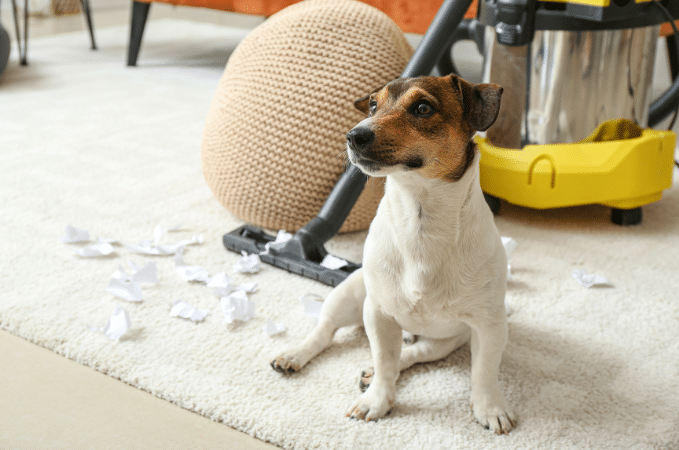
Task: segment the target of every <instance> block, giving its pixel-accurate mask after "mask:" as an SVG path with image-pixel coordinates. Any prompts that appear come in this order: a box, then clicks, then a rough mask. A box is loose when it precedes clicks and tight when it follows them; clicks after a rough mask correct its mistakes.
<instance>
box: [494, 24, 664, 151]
mask: <svg viewBox="0 0 679 450" xmlns="http://www.w3.org/2000/svg"><path fill="white" fill-rule="evenodd" d="M485 28H486V31H485V43H486V45H485V47H486V48H485V54H484V72H483V80H484V82H492V83H497V84H499V85H501V86H502V87H503V88H504V93H503V95H502V107H501V109H500V115H499V117H498V119H497V121H496V122H495V124H494V125H493V126H492V127H491V128H490V129H489V130H488V131H487V133H486V136H487V137H488V138H489V139H490V141H491V142H492V143H493V144H494V145H497V146H500V147H505V148H522V147H523V146H524V145H526V144H559V143H571V142H577V141H579V140H581V139H584V138H586V137H587V136H588V135H589V134H591V132H592V131H594V129H595V128H596V127H597V126H598V125H599V124H601V123H602V122H604V121H606V120H610V119H617V118H625V119H630V120H633V121H635V122H636V123H638V124H639V125H640V126H641V127H646V126H647V123H648V110H649V106H650V103H651V100H652V99H651V91H652V80H653V67H654V63H655V53H656V45H657V42H658V36H659V32H660V27H659V26H650V27H642V28H628V29H621V30H602V31H558V30H557V31H554V30H544V31H536V32H535V36H534V39H533V41H532V43H530V44H529V45H526V46H521V47H510V46H505V45H502V44H498V43H497V39H496V38H495V29H494V28H493V27H490V26H488V27H485Z"/></svg>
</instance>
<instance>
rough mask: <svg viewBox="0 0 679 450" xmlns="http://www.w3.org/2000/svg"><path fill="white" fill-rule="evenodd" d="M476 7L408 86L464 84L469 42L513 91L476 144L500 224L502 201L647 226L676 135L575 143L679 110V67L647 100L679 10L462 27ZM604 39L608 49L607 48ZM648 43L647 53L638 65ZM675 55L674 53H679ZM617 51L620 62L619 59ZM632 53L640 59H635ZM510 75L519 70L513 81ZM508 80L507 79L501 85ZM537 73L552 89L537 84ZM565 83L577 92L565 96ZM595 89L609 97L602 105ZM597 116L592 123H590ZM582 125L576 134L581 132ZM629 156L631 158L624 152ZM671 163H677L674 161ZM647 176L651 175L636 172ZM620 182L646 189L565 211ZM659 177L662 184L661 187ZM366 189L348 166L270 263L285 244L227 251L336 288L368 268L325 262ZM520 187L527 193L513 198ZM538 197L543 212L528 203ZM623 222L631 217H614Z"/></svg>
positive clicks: (613, 3)
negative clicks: (582, 86)
mask: <svg viewBox="0 0 679 450" xmlns="http://www.w3.org/2000/svg"><path fill="white" fill-rule="evenodd" d="M471 3H472V0H445V1H444V2H443V4H442V6H441V8H440V9H439V11H438V13H437V14H436V16H435V18H434V20H433V21H432V23H431V25H430V26H429V29H428V30H427V32H426V33H425V35H424V36H423V39H422V41H421V43H420V45H419V46H418V47H417V49H416V50H415V53H414V54H413V56H412V58H411V60H410V61H409V63H408V64H407V66H406V68H405V69H404V70H403V73H402V74H401V77H404V78H408V77H418V76H424V75H429V74H430V73H431V72H432V70H433V69H434V68H435V67H437V68H438V70H439V72H440V73H441V74H448V73H451V72H454V71H455V67H454V63H453V61H452V59H451V56H450V55H451V47H452V45H453V44H454V43H455V42H457V41H459V40H461V39H472V40H474V41H475V42H476V43H477V45H478V47H479V50H480V51H481V53H482V54H483V55H484V61H485V62H484V80H490V79H491V78H492V81H493V82H495V83H498V84H501V85H503V87H504V88H505V91H504V94H503V105H509V106H511V107H508V108H506V109H505V111H503V110H501V111H500V117H499V120H500V122H499V123H498V122H496V124H497V128H495V130H493V128H492V127H491V129H489V130H488V132H487V133H486V136H483V137H480V138H478V141H477V142H478V144H479V148H480V151H481V163H480V164H481V168H480V179H481V187H482V189H484V193H485V194H486V200H487V201H488V203H489V205H490V207H491V209H492V210H493V211H494V212H497V210H498V209H499V199H504V200H506V201H509V202H515V203H517V204H524V205H525V206H532V207H538V208H543V207H557V206H569V205H571V204H572V203H573V201H576V202H582V203H580V204H589V203H604V204H610V205H611V206H613V207H614V208H616V209H614V215H613V219H614V222H616V223H620V224H633V223H638V222H639V221H640V220H641V217H640V205H638V203H639V202H642V205H643V204H645V203H643V202H646V203H649V202H651V201H654V199H655V200H657V195H658V189H659V192H660V193H661V192H662V190H663V189H666V188H668V187H669V185H668V184H667V180H668V176H667V173H665V172H667V171H669V183H670V185H671V173H672V159H668V158H673V152H674V135H673V133H669V132H657V131H654V130H643V131H641V134H640V135H639V136H638V137H634V138H631V139H618V140H612V141H606V142H596V141H595V142H589V143H587V144H584V143H583V144H577V142H578V141H584V140H586V138H587V133H591V132H592V131H593V130H594V127H591V128H590V129H587V127H588V126H590V125H591V124H592V123H594V122H597V123H596V125H601V124H599V123H598V121H600V120H603V121H607V120H609V119H625V120H627V121H628V122H622V124H623V125H626V124H628V123H630V122H631V123H633V124H636V125H637V126H639V127H646V126H647V125H648V126H654V125H657V124H658V123H659V122H661V121H662V120H663V119H664V118H666V117H667V116H668V115H669V114H671V113H672V112H673V111H674V110H676V109H677V107H679V77H676V71H674V69H676V64H677V63H676V61H677V59H674V62H673V63H672V65H673V67H674V69H673V75H675V77H674V81H673V84H672V86H671V87H670V88H669V89H668V90H667V91H666V92H665V93H664V94H663V95H662V96H661V97H660V98H658V99H657V100H656V101H654V102H653V103H652V104H650V106H649V103H650V99H649V97H648V86H650V85H651V78H650V77H649V76H648V71H650V70H652V68H653V58H654V56H655V42H657V40H658V34H659V32H658V30H659V27H660V25H659V24H661V23H664V22H667V21H668V20H670V19H672V18H677V17H679V5H678V4H677V3H678V2H669V0H663V1H662V2H661V1H656V0H654V1H651V0H548V1H538V0H482V1H481V2H480V3H479V9H478V13H477V17H476V19H471V20H469V19H467V20H463V18H464V14H465V12H466V11H467V9H468V8H469V6H470V5H471ZM655 3H658V4H655ZM670 3H671V4H670ZM649 28H650V30H649ZM638 29H640V30H641V32H640V33H637V30H638ZM600 33H603V34H606V36H608V37H599V34H600ZM675 37H676V35H675ZM678 39H679V38H678ZM677 42H679V41H677ZM611 43H612V44H611ZM640 43H643V45H642V47H641V49H640V54H639V55H636V53H638V52H639V50H637V47H639V46H640V45H641V44H640ZM673 48H674V50H675V51H676V49H677V48H679V45H676V47H675V46H673ZM612 50H615V51H616V53H615V54H611V53H610V52H611V51H612ZM651 50H652V51H651ZM649 52H650V53H649ZM631 53H635V56H634V57H632V56H630V54H631ZM626 54H627V55H626ZM569 58H570V59H569ZM608 58H621V59H622V60H623V61H625V64H626V66H623V67H618V68H616V67H615V66H613V67H609V68H607V69H605V70H604V73H605V74H606V75H607V76H611V77H614V79H606V80H599V82H598V81H597V79H598V78H599V77H600V76H601V73H600V72H597V70H599V66H601V65H602V64H604V63H605V61H606V60H607V59H608ZM624 58H627V59H624ZM616 61H619V60H616ZM582 64H586V65H587V67H586V68H584V69H580V70H582V71H583V74H584V75H583V74H581V77H580V78H576V79H575V80H570V81H569V77H573V76H574V75H573V73H574V72H573V71H574V70H576V67H577V66H576V65H582ZM614 64H615V63H614ZM604 65H605V64H604ZM510 68H511V69H512V70H508V69H510ZM632 70H635V71H636V72H634V73H632V72H631V71H632ZM503 71H504V72H505V73H504V74H505V75H506V76H508V77H510V78H509V79H502V80H500V79H499V78H501V77H502V75H503ZM588 71H589V72H588ZM536 72H537V73H538V74H542V75H544V77H545V78H544V79H543V78H540V77H537V76H535V73H536ZM585 75H587V76H591V77H592V79H593V80H592V84H591V86H590V88H588V89H592V90H593V92H591V91H587V98H585V99H584V100H585V101H584V102H580V103H579V102H578V98H575V93H574V92H570V91H568V89H566V87H567V86H571V87H572V86H579V82H580V80H582V78H583V77H584V76H585ZM511 77H513V78H511ZM545 80H547V81H549V84H548V85H544V84H545V83H544V82H545ZM503 81H504V82H503ZM563 83H570V84H566V85H565V86H564V85H563ZM597 83H598V84H597ZM597 89H604V90H605V92H601V93H598V92H597ZM508 91H509V92H508ZM508 94H509V95H508ZM594 94H601V95H600V96H599V97H597V98H596V100H595V99H594V98H590V95H594ZM616 95H619V96H620V97H616ZM563 97H565V99H564V98H563ZM627 97H630V98H627ZM623 98H624V101H622V100H623ZM564 100H568V101H571V102H572V103H571V104H569V105H568V110H567V112H566V113H565V114H562V113H561V110H562V109H563V108H565V107H566V105H565V104H563V103H560V101H561V102H562V101H564ZM590 100H592V101H590ZM515 102H518V103H515ZM588 105H590V106H591V108H588ZM591 109H594V112H592V113H591V114H585V113H586V112H587V111H588V110H591ZM602 110H603V112H602ZM503 112H504V114H503ZM580 116H586V118H587V120H585V119H584V118H583V119H582V120H580V119H581V117H580ZM572 121H575V122H577V125H572V126H571V122H572ZM604 126H605V125H604ZM494 127H495V125H494ZM609 128H613V129H617V128H620V126H617V125H615V124H613V126H612V127H607V128H606V129H609ZM622 128H623V129H625V127H624V126H623V127H622ZM627 128H629V127H627ZM585 130H586V132H585ZM583 133H584V135H583ZM604 134H605V133H604ZM628 141H629V142H628ZM632 141H634V142H632ZM616 142H617V144H616ZM621 143H622V144H621ZM569 145H570V146H575V147H568V146H569ZM613 147H615V148H613ZM670 147H671V148H670ZM620 148H622V150H616V149H620ZM536 149H537V150H536ZM601 149H606V150H605V151H600V150H601ZM670 153H671V154H672V156H671V157H668V154H670ZM657 154H659V155H660V156H658V155H657ZM630 155H631V156H630ZM522 157H523V158H525V161H527V162H526V163H525V164H524V165H522V164H523V160H521V161H520V158H522ZM639 158H641V160H640V159H639ZM620 161H623V162H622V163H621V162H620ZM621 164H622V165H621ZM635 165H636V166H635ZM639 166H641V167H643V168H644V170H638V169H639ZM635 167H636V168H635ZM611 171H613V172H615V174H616V177H617V178H615V180H616V181H615V183H616V186H617V188H623V187H624V186H622V185H623V184H624V180H625V178H629V177H630V176H632V175H633V176H635V177H636V178H635V181H634V182H633V183H632V185H631V187H630V186H628V187H624V190H625V192H624V193H623V194H622V195H617V197H618V198H617V199H616V198H605V199H604V200H599V199H597V198H593V197H587V195H584V196H583V195H580V194H578V195H575V194H571V195H570V197H571V198H570V200H569V201H564V200H563V199H562V197H563V196H564V194H563V193H564V192H565V193H566V194H565V196H566V197H568V195H569V194H568V192H569V191H568V189H569V186H570V188H573V186H577V185H578V184H580V183H582V186H579V188H578V189H579V191H583V190H584V191H586V192H592V191H597V189H595V186H594V185H593V184H592V180H596V179H597V174H604V175H605V174H606V173H608V172H611ZM637 172H643V173H641V174H639V173H637ZM578 173H579V174H580V175H581V176H584V177H585V178H580V179H578V178H577V177H576V178H573V179H568V178H567V177H566V178H564V175H566V176H568V175H569V174H570V176H572V175H573V174H576V175H577V174H578ZM658 173H661V174H660V175H659V176H658V175H657V174H658ZM645 177H648V178H649V179H650V178H653V179H654V182H655V184H654V186H653V188H652V189H651V190H654V192H651V193H646V191H644V192H643V193H641V194H640V193H639V192H634V190H635V189H640V188H641V187H643V186H642V185H643V184H644V183H645V182H647V181H648V180H647V179H646V178H645ZM655 178H658V179H655ZM564 179H566V180H567V181H564ZM517 180H519V181H517ZM609 183H610V181H609V179H604V181H602V182H601V183H600V185H601V186H600V189H599V191H605V192H608V191H607V190H606V189H604V188H605V187H610V186H608V185H609ZM523 184H526V185H527V186H528V188H527V191H526V190H523V191H522V190H521V188H522V187H523ZM364 185H365V176H364V175H363V174H362V173H361V172H360V170H359V169H357V168H356V167H354V166H349V168H348V169H347V170H346V172H345V173H344V174H343V175H342V176H341V178H340V179H339V181H338V183H337V184H336V185H335V187H334V188H333V190H332V191H331V193H330V195H329V196H328V199H327V200H326V202H325V204H324V205H323V207H322V208H321V210H320V212H319V213H318V215H317V216H316V217H315V218H313V219H312V220H311V221H310V222H309V223H307V224H306V225H304V226H303V227H302V228H301V229H299V230H298V231H297V233H295V235H294V236H293V237H292V239H291V240H289V241H288V242H287V243H286V244H285V245H284V246H277V247H276V248H275V249H274V248H270V249H269V251H268V252H265V247H266V244H268V243H270V242H273V241H275V237H274V236H271V235H268V234H267V233H265V232H264V231H263V230H261V229H259V228H257V227H254V226H250V225H244V226H242V227H239V228H238V229H236V230H233V231H231V232H230V233H228V234H226V235H224V237H223V242H224V246H225V247H226V248H227V249H228V250H231V251H234V252H237V253H241V252H243V251H245V252H247V253H258V254H260V258H261V259H262V261H264V262H265V263H268V264H271V265H273V266H276V267H279V268H281V269H285V270H287V271H289V272H293V273H296V274H299V275H302V276H305V277H307V278H311V279H314V280H317V281H320V282H322V283H324V284H327V285H330V286H336V285H338V284H339V283H340V282H342V281H343V280H344V279H345V278H346V277H347V276H349V274H351V273H352V272H353V271H355V270H356V269H358V268H359V267H360V265H359V264H353V263H349V264H348V265H346V266H344V267H342V268H340V269H335V270H331V269H328V268H326V267H323V266H322V265H321V262H322V261H323V259H324V257H325V256H326V255H327V254H328V252H327V250H326V249H325V247H324V245H325V243H326V242H327V241H328V240H329V239H330V238H332V237H333V236H334V235H335V234H337V232H338V231H339V229H340V227H341V226H342V223H343V222H344V220H345V219H346V218H347V216H348V215H349V212H350V211H351V208H352V207H353V205H354V203H355V202H356V201H357V199H358V197H359V195H360V194H361V192H362V190H363V187H364ZM515 185H519V186H521V188H515V187H513V186H515ZM583 186H584V188H583ZM588 186H589V187H588ZM644 189H646V188H645V187H644ZM613 190H614V189H613ZM646 190H647V189H646ZM517 192H518V193H517ZM557 193H558V195H557ZM550 194H551V196H550ZM559 195H560V196H561V197H559ZM533 197H536V198H539V199H540V200H539V201H535V202H531V201H530V200H529V201H524V199H525V198H528V199H532V198H533ZM556 199H558V200H556ZM616 200H617V202H616ZM576 204H577V203H576ZM637 208H639V209H637ZM616 210H618V211H623V213H615V211H616ZM625 211H627V212H625ZM629 211H632V212H631V213H630V212H629ZM635 211H636V212H635ZM616 214H618V215H622V217H620V218H618V217H616ZM616 219H620V220H616Z"/></svg>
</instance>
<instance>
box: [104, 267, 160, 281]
mask: <svg viewBox="0 0 679 450" xmlns="http://www.w3.org/2000/svg"><path fill="white" fill-rule="evenodd" d="M127 264H128V265H129V266H130V269H131V270H132V274H131V275H128V274H126V273H125V270H124V269H123V268H122V266H118V270H116V271H115V272H113V275H112V277H113V278H118V279H120V280H125V281H134V282H135V283H144V284H157V283H158V268H157V267H156V263H154V262H148V263H146V264H144V267H140V266H139V264H137V263H135V262H134V261H129V262H128V263H127Z"/></svg>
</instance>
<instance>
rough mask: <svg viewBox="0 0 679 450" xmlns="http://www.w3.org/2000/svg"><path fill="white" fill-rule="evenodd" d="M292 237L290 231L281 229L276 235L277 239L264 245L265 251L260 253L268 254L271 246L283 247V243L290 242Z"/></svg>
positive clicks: (275, 247)
mask: <svg viewBox="0 0 679 450" xmlns="http://www.w3.org/2000/svg"><path fill="white" fill-rule="evenodd" d="M290 239H292V234H290V233H288V232H287V231H285V230H279V231H278V234H277V235H276V240H275V241H273V242H269V243H267V244H266V245H265V246H264V251H263V252H260V253H259V254H260V255H266V254H267V253H269V249H270V248H274V249H280V248H282V247H283V245H284V244H285V243H286V242H288V241H289V240H290Z"/></svg>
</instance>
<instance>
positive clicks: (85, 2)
mask: <svg viewBox="0 0 679 450" xmlns="http://www.w3.org/2000/svg"><path fill="white" fill-rule="evenodd" d="M80 4H81V5H82V7H83V12H84V13H85V19H87V27H88V28H89V30H90V40H91V41H92V50H96V49H97V44H96V43H95V42H94V28H93V26H92V14H91V13H90V0H80Z"/></svg>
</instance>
